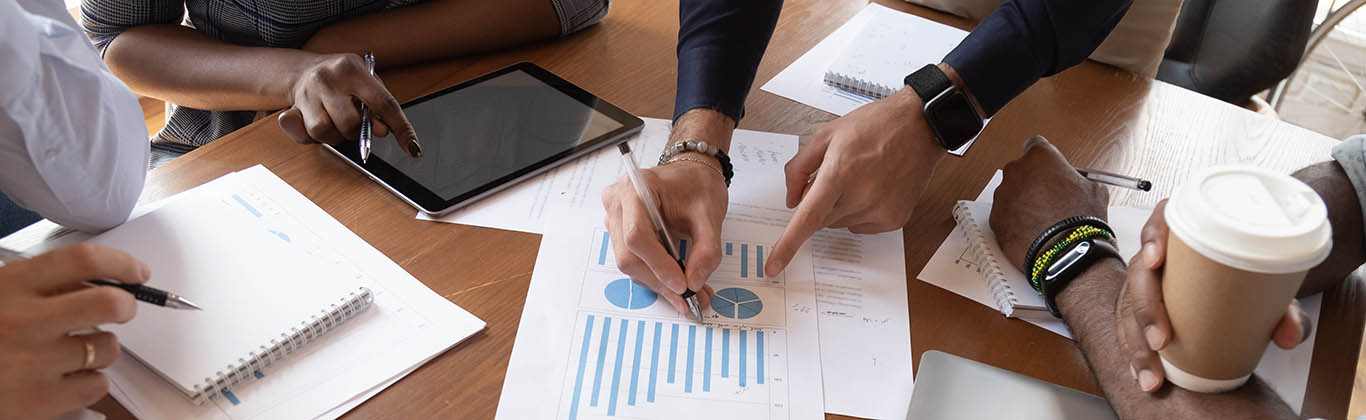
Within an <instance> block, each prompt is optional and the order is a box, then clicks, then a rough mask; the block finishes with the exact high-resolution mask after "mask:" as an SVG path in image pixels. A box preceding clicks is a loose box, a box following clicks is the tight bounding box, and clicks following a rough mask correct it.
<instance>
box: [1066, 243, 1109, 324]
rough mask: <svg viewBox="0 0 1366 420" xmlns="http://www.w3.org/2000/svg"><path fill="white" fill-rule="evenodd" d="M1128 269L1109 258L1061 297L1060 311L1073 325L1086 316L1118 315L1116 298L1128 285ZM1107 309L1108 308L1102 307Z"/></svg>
mask: <svg viewBox="0 0 1366 420" xmlns="http://www.w3.org/2000/svg"><path fill="white" fill-rule="evenodd" d="M1125 273H1126V268H1125V266H1124V263H1123V262H1122V261H1120V260H1119V259H1118V258H1105V259H1103V260H1100V261H1096V263H1095V264H1091V266H1090V267H1087V268H1086V270H1084V271H1082V272H1081V274H1078V275H1077V277H1076V279H1074V280H1072V283H1071V284H1068V285H1067V287H1066V288H1064V289H1063V290H1062V291H1061V292H1059V293H1058V296H1057V300H1056V302H1057V305H1058V311H1059V312H1061V313H1062V317H1063V319H1064V320H1067V321H1068V322H1069V323H1070V322H1071V320H1073V319H1076V317H1077V316H1080V315H1082V314H1084V313H1088V312H1091V311H1096V310H1100V311H1102V312H1105V311H1109V313H1113V312H1114V308H1113V304H1114V302H1115V297H1117V296H1119V290H1120V288H1121V287H1122V285H1123V283H1124V276H1125ZM1101 305H1104V306H1101Z"/></svg>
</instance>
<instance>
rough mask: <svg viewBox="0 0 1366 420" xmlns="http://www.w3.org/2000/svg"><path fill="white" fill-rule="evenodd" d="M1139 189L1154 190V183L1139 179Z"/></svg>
mask: <svg viewBox="0 0 1366 420" xmlns="http://www.w3.org/2000/svg"><path fill="white" fill-rule="evenodd" d="M1138 189H1140V190H1143V191H1152V189H1153V183H1152V182H1148V181H1138Z"/></svg>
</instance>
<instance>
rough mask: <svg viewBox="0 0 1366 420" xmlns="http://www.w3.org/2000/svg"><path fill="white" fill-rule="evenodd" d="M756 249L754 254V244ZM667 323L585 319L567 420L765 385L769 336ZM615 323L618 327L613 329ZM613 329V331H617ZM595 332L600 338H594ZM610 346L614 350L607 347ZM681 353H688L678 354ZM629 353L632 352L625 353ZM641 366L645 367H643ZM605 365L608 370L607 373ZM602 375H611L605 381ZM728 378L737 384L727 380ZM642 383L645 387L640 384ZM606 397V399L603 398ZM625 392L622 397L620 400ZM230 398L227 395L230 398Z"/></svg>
mask: <svg viewBox="0 0 1366 420" xmlns="http://www.w3.org/2000/svg"><path fill="white" fill-rule="evenodd" d="M755 248H756V251H757V246H756V247H755ZM614 321H615V322H614ZM666 322H667V321H652V320H634V319H622V318H615V319H614V318H613V317H610V316H603V315H586V319H585V322H584V327H583V338H582V342H579V343H578V344H579V352H578V356H579V358H578V370H577V371H575V372H574V380H573V384H574V389H573V390H572V391H571V392H572V396H571V397H570V407H569V416H568V418H569V419H570V420H579V414H580V412H581V411H583V410H590V411H587V412H584V413H583V415H585V416H589V415H590V414H589V413H592V417H595V418H596V417H597V416H603V415H605V416H609V417H615V416H617V415H618V414H619V413H620V414H621V415H627V414H628V413H631V412H629V411H628V412H622V411H619V410H618V409H622V410H633V409H627V408H625V407H626V406H631V407H649V406H650V405H647V404H646V403H651V404H653V403H655V402H656V401H657V399H656V397H657V396H658V395H659V393H660V392H663V393H664V395H672V396H674V397H675V398H680V397H681V398H692V397H683V395H687V394H699V395H698V397H700V396H701V395H700V394H701V393H710V392H712V391H713V389H712V383H713V382H716V383H717V386H718V387H720V388H718V389H717V392H719V393H720V394H718V395H716V396H714V397H724V396H725V395H727V394H730V393H732V392H743V390H744V389H745V388H748V387H757V386H764V385H765V383H767V382H768V380H767V378H766V377H765V375H766V374H767V372H766V371H767V369H768V366H767V363H766V361H767V357H766V355H765V353H764V351H765V348H766V347H768V345H767V344H768V343H765V341H766V338H770V337H771V335H769V334H764V331H761V330H757V329H748V328H722V327H719V326H717V327H711V326H706V325H701V326H700V327H699V326H698V325H696V324H694V325H688V324H686V323H669V333H670V337H669V342H667V343H665V342H664V327H665V325H664V324H665V323H666ZM614 323H615V324H617V325H613V324H614ZM632 323H635V328H634V330H635V336H634V337H631V334H630V330H632V328H631V324H632ZM650 323H653V324H654V328H653V330H654V335H653V336H652V337H647V334H649V330H650V328H648V325H647V324H650ZM595 325H600V327H599V328H598V330H600V331H595V330H594V326H595ZM684 325H686V326H687V331H686V333H687V337H686V340H680V339H679V338H680V337H679V335H680V334H679V332H680V330H681V329H682V328H680V327H681V326H684ZM613 327H615V331H614V330H613V329H614V328H613ZM595 333H596V334H598V335H594V334H595ZM718 334H719V335H720V336H721V337H720V338H719V339H718V338H717V337H716V335H718ZM733 334H739V336H740V337H739V343H738V344H737V346H736V347H737V348H735V349H732V348H731V342H732V341H734V340H733V339H732V337H731V335H733ZM751 335H752V337H751ZM766 336H767V337H766ZM595 340H596V341H595ZM612 341H616V343H615V344H613V343H611V342H612ZM718 341H719V342H718ZM594 344H596V348H597V353H596V354H592V353H591V352H590V350H592V346H593V345H594ZM661 344H662V345H661ZM751 344H752V345H753V346H751ZM613 345H615V346H616V347H611V346H613ZM646 345H650V348H649V349H646V348H645V346H646ZM632 349H634V350H632ZM647 350H648V352H649V354H648V356H649V357H648V359H647V358H646V356H647V355H646V351H647ZM665 350H667V351H669V365H668V366H667V367H668V370H669V375H668V378H667V381H668V383H669V384H675V383H676V384H678V385H665V386H664V387H663V388H661V387H660V384H659V381H660V379H664V378H661V377H660V376H661V375H660V370H662V369H663V368H664V367H665V366H660V364H661V360H660V358H661V356H662V355H661V354H660V352H661V351H665ZM751 350H752V351H753V353H751ZM684 351H686V352H687V353H686V354H680V353H682V352H684ZM699 351H701V352H704V353H703V354H701V355H698V354H697V352H699ZM608 352H614V353H615V355H616V358H615V359H612V358H610V357H609V356H610V355H609V354H608ZM628 352H630V353H629V354H628ZM713 353H715V354H713ZM731 354H736V357H737V359H738V361H737V363H732V362H731V359H730V358H731ZM590 357H595V358H596V360H597V366H596V370H594V371H592V372H590V371H589V370H588V364H589V363H590V362H591V361H590V360H589V358H590ZM717 357H720V358H721V360H720V366H719V369H720V372H721V373H720V377H719V378H713V375H716V373H715V372H716V371H714V370H713V368H717V367H718V366H716V365H715V364H714V362H715V360H714V359H716V358H717ZM751 357H754V358H755V360H753V361H751V360H750V358H751ZM678 359H683V360H678ZM642 363H648V364H649V365H648V367H647V366H646V365H645V364H642ZM609 364H610V366H609ZM733 364H735V365H737V369H736V371H734V372H732V371H731V365H733ZM680 365H681V366H680ZM751 366H753V370H751ZM608 367H610V368H611V369H610V370H609V369H607V368H608ZM570 368H571V369H572V368H573V366H572V365H571V366H570ZM647 368H648V369H649V373H648V378H642V377H644V376H647V375H646V373H645V372H644V370H645V369H647ZM627 370H630V372H627ZM589 374H592V375H593V378H592V381H591V384H590V383H588V382H590V381H586V380H585V379H586V377H587V376H588V375H589ZM606 375H611V376H610V378H608V377H606ZM627 375H629V378H628V377H627ZM677 375H685V376H684V377H683V378H682V380H678V379H676V378H675V377H676V376H677ZM699 375H700V376H701V383H700V384H698V385H699V386H700V389H699V388H694V387H693V386H694V383H695V382H697V381H698V378H697V376H699ZM751 375H753V376H751ZM731 378H733V379H731ZM713 379H715V380H713ZM732 380H733V381H735V382H731V381H732ZM717 381H719V382H717ZM641 382H646V383H644V384H642V383H641ZM680 385H681V386H680ZM589 386H592V393H591V394H588V393H587V392H588V387H589ZM733 386H739V387H740V388H741V389H740V391H731V390H732V389H734V388H732V387H733ZM641 388H645V392H644V401H640V400H641V398H640V396H641V395H640V394H641ZM680 388H681V389H680ZM604 393H605V394H607V395H606V396H603V395H601V394H604ZM623 394H625V395H624V396H623ZM231 398H232V397H229V399H231ZM585 400H587V401H585ZM580 404H583V405H582V406H581V405H580ZM588 407H597V408H588ZM599 410H601V411H599ZM632 415H635V414H632Z"/></svg>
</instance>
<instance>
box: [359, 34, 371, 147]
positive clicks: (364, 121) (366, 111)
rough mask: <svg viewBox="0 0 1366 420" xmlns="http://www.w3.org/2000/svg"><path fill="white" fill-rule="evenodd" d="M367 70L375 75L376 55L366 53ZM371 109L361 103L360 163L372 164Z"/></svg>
mask: <svg viewBox="0 0 1366 420" xmlns="http://www.w3.org/2000/svg"><path fill="white" fill-rule="evenodd" d="M364 59H365V70H366V71H368V72H370V75H371V76H374V75H375V53H372V52H369V51H366V52H365V56H364ZM370 136H371V134H370V108H368V107H366V106H365V102H361V103H360V141H359V142H358V143H360V163H361V164H362V165H363V164H366V163H369V162H370Z"/></svg>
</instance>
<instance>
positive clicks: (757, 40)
mask: <svg viewBox="0 0 1366 420" xmlns="http://www.w3.org/2000/svg"><path fill="white" fill-rule="evenodd" d="M782 7H783V2H782V0H682V1H680V2H679V5H678V9H679V10H678V23H679V28H678V93H677V96H676V97H675V100H674V115H673V117H674V119H677V118H678V116H679V115H683V113H684V112H688V111H689V110H692V109H695V108H707V109H715V110H717V111H720V112H721V113H723V114H726V115H727V116H729V117H731V119H734V120H735V122H736V123H737V124H738V123H739V122H740V117H742V116H744V113H745V110H744V108H745V96H746V95H748V94H749V86H750V85H751V84H753V83H754V72H755V71H758V70H759V59H761V58H763V56H764V49H765V48H767V47H768V40H769V38H770V37H772V36H773V27H774V26H775V25H777V23H778V13H779V12H780V11H781V10H782Z"/></svg>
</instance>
